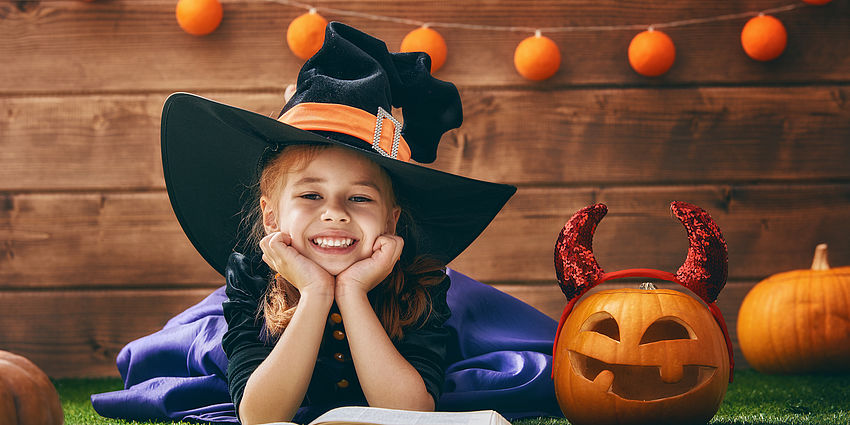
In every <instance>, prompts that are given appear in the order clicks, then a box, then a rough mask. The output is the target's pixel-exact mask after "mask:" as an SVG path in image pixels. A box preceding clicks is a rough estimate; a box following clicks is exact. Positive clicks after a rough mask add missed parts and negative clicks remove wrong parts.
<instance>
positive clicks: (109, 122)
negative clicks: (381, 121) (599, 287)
mask: <svg viewBox="0 0 850 425" xmlns="http://www.w3.org/2000/svg"><path fill="white" fill-rule="evenodd" d="M222 3H223V4H224V11H225V19H224V21H223V23H222V24H221V27H220V28H219V29H218V30H217V31H216V32H215V33H213V34H212V35H210V36H207V37H200V38H199V37H193V36H190V35H188V34H185V33H183V32H182V31H181V30H180V29H179V27H178V26H177V25H176V23H175V20H174V6H175V4H176V1H175V0H142V1H140V0H112V1H95V2H91V3H88V2H82V1H46V0H45V1H34V0H25V1H8V0H4V1H0V58H2V65H0V164H2V166H0V241H2V245H0V349H4V350H10V351H15V352H18V353H21V354H23V355H25V356H27V357H29V358H31V359H32V360H33V361H35V363H37V364H38V365H39V366H41V367H42V368H43V369H45V370H46V371H47V372H48V373H49V374H50V375H51V376H54V377H66V376H92V375H113V376H114V375H117V370H116V368H115V366H114V359H115V356H116V354H117V353H118V350H120V348H121V347H122V346H123V345H124V344H126V343H127V342H128V341H131V340H133V339H135V338H138V337H141V336H143V335H146V334H148V333H150V332H153V331H155V330H156V329H158V328H160V327H161V326H162V325H163V324H164V323H165V321H166V320H167V319H168V318H170V317H171V316H173V315H174V314H176V313H177V312H179V311H181V310H183V309H184V308H186V307H188V306H190V305H192V304H193V303H195V302H197V301H199V300H201V299H202V298H203V297H204V296H206V295H207V294H208V293H209V292H211V291H212V290H213V289H214V288H216V287H218V286H220V285H221V284H222V279H221V278H220V277H219V276H218V275H217V274H216V273H215V272H214V271H213V270H212V269H211V268H209V267H208V266H207V265H206V263H205V262H204V261H203V260H202V259H201V258H200V256H198V255H197V254H196V253H195V251H194V250H193V248H192V247H191V246H190V244H189V242H188V241H187V239H186V238H185V237H184V235H183V233H182V232H181V230H180V228H179V225H178V224H177V221H176V219H175V218H174V216H173V214H172V212H171V209H170V206H169V202H168V199H167V195H166V192H165V189H164V181H163V177H162V169H161V165H160V151H159V119H160V108H161V106H162V103H163V100H164V99H165V97H166V96H167V95H168V94H170V93H172V92H175V91H190V92H194V93H198V94H200V95H203V96H206V97H210V98H213V99H217V100H220V101H223V102H226V103H231V104H235V105H238V106H241V107H243V108H246V109H250V110H254V111H257V112H260V113H263V114H274V113H276V111H278V110H279V109H280V107H281V106H282V93H283V88H284V87H285V85H286V84H288V83H290V82H293V81H294V79H295V76H296V73H297V71H298V69H299V68H300V66H301V63H302V62H301V61H300V60H298V59H297V58H295V57H294V56H293V55H292V54H291V53H290V52H289V50H288V49H287V47H286V45H285V42H284V33H285V29H286V26H287V25H288V24H289V22H290V21H291V20H292V19H293V18H295V17H296V16H297V15H299V14H301V13H303V12H304V11H303V10H302V9H298V8H295V7H290V6H285V5H281V4H275V3H270V2H266V1H261V0H253V1H252V0H223V1H222ZM789 3H794V0H736V1H701V0H681V1H668V0H663V1H662V0H639V1H638V0H529V1H523V2H493V1H486V0H466V1H460V2H458V1H443V0H396V1H393V2H383V1H376V0H371V1H369V0H314V1H313V4H314V5H316V6H319V7H328V8H337V9H343V10H350V11H356V12H366V13H379V14H382V15H385V16H392V17H405V18H411V19H417V20H422V21H432V22H451V23H465V24H484V25H504V26H534V27H537V26H540V27H557V26H595V25H598V26H610V25H628V24H650V23H659V22H671V21H678V20H682V19H690V18H702V17H712V16H721V15H727V14H738V13H743V12H748V11H757V10H764V9H768V8H773V7H779V6H784V5H786V4H789ZM798 3H800V6H801V7H800V8H798V9H796V10H793V11H790V12H785V13H781V14H779V15H777V16H778V17H779V18H780V19H781V20H782V21H783V22H784V24H785V26H786V28H787V30H788V34H789V39H788V47H787V50H786V51H785V53H784V54H783V55H782V56H781V57H780V58H779V59H777V60H775V61H773V62H769V63H760V62H755V61H753V60H750V59H749V58H747V57H746V56H745V55H744V54H743V52H742V49H741V47H740V44H739V34H740V30H741V28H742V26H743V24H744V22H745V21H746V19H745V18H739V19H733V20H726V21H715V22H706V23H702V24H696V25H690V26H683V27H675V28H668V29H666V30H665V31H666V32H667V33H668V34H669V35H670V36H671V37H672V38H673V40H674V41H675V43H676V48H677V58H676V63H675V65H674V66H673V68H672V69H671V70H670V72H669V73H667V74H666V75H665V76H663V77H661V78H655V79H648V78H644V77H641V76H639V75H637V74H636V73H634V72H633V71H632V70H631V69H630V68H629V66H628V64H627V61H626V49H627V46H628V43H629V40H630V39H631V37H632V36H634V34H635V33H636V32H637V31H634V30H620V31H606V32H598V31H597V32H593V31H576V32H565V33H550V34H547V35H548V36H550V37H551V38H553V39H554V40H555V41H556V42H557V43H558V45H559V46H560V49H561V53H562V56H563V61H562V65H561V70H560V71H559V72H558V74H557V75H556V76H555V77H553V78H552V79H550V80H547V81H545V82H538V83H535V82H529V81H526V80H523V79H522V78H521V77H520V76H519V75H518V74H517V73H516V71H515V70H514V69H513V64H512V57H513V50H514V48H515V46H516V45H517V43H518V42H519V41H520V40H521V39H522V38H524V37H526V36H527V35H529V34H524V33H509V32H494V31H471V30H465V29H447V28H440V29H439V31H440V32H441V33H442V34H443V36H444V37H445V38H446V40H447V42H448V45H449V58H448V61H447V63H446V64H445V66H444V67H443V69H441V70H440V71H439V72H438V73H437V76H438V77H439V78H442V79H446V80H450V81H453V82H455V83H456V84H457V85H458V87H459V88H460V90H461V94H462V97H463V102H464V107H465V123H464V125H463V127H462V128H461V129H459V130H457V131H454V132H452V133H450V134H448V135H446V136H445V138H444V140H443V143H442V145H441V147H440V151H439V160H438V161H437V162H436V163H435V166H436V167H437V168H440V169H442V170H446V171H450V172H453V173H459V174H462V175H466V176H469V177H474V178H481V179H487V180H493V181H499V182H506V183H512V184H515V185H517V186H519V191H518V193H517V195H516V196H515V197H514V198H513V199H512V200H511V201H510V202H509V203H508V205H507V207H506V208H505V209H504V211H503V212H502V213H501V214H500V215H499V216H498V217H497V218H496V219H495V221H494V222H493V224H492V225H491V226H490V227H489V228H488V229H487V230H486V231H485V233H484V234H483V235H482V237H481V238H480V239H479V240H477V241H476V242H475V244H474V245H473V246H472V247H470V248H469V249H468V250H467V251H466V252H465V253H464V254H463V255H462V256H461V257H460V258H458V259H457V260H456V261H455V262H454V263H453V264H452V266H453V267H454V268H456V269H457V270H459V271H461V272H464V273H466V274H468V275H471V276H473V277H475V278H477V279H479V280H482V281H484V282H487V283H490V284H493V285H495V286H497V287H498V288H501V289H504V290H506V291H508V292H510V293H512V294H514V295H515V296H517V297H519V298H521V299H524V300H526V301H528V302H530V303H532V304H533V305H535V306H537V307H538V308H540V309H541V310H542V311H544V312H545V313H547V314H549V315H551V316H553V317H557V316H558V315H559V313H560V310H561V308H562V307H563V305H564V304H565V301H564V299H563V297H562V295H561V294H560V292H559V291H558V289H557V286H556V284H555V281H554V272H553V269H552V247H553V243H554V240H555V238H556V236H557V233H558V231H559V230H560V228H561V226H562V225H563V224H564V222H565V221H566V220H567V219H568V218H569V217H570V216H571V215H572V214H573V212H575V211H576V210H578V209H579V208H581V207H584V206H586V205H589V204H591V203H594V202H605V203H606V204H608V206H609V208H610V213H609V215H608V217H606V218H605V220H604V221H603V222H602V224H601V225H600V226H599V229H598V231H597V235H596V238H595V242H594V248H595V252H596V254H597V256H598V258H599V260H600V263H601V265H602V266H603V267H604V268H605V269H606V270H609V271H614V270H620V269H624V268H629V267H648V268H658V269H662V270H670V271H673V270H675V269H676V268H677V267H678V266H679V265H680V264H681V263H682V261H683V259H684V256H685V252H686V249H687V241H686V237H685V232H684V230H683V229H682V227H681V225H680V224H678V223H677V222H676V220H675V219H673V218H671V216H670V213H669V209H668V205H669V202H670V201H671V200H685V201H690V202H693V203H696V204H698V205H700V206H702V207H704V208H705V209H707V210H708V211H709V212H710V213H711V214H712V215H713V217H714V218H715V219H716V221H717V222H718V224H719V225H720V227H721V229H722V230H723V232H724V234H725V235H726V239H727V241H728V245H729V256H730V260H729V261H730V268H729V272H730V273H729V282H728V285H727V288H726V290H725V291H724V292H723V293H722V295H721V297H720V306H721V309H722V310H723V312H724V314H725V315H726V317H727V320H728V321H729V324H730V328H731V330H732V332H733V337H734V329H735V326H734V324H735V318H736V311H737V308H738V306H739V304H740V302H741V299H742V298H743V296H744V295H745V294H746V292H747V291H748V290H749V288H751V287H752V285H754V284H755V283H756V282H758V281H759V280H760V279H762V278H764V277H766V276H768V275H770V274H773V273H777V272H780V271H785V270H790V269H797V268H805V267H808V266H809V264H810V261H811V254H812V251H813V248H814V246H815V245H816V244H817V243H819V242H826V243H828V244H829V246H830V259H831V262H832V264H834V265H847V264H850V238H848V234H850V165H848V164H850V86H848V82H850V55H848V54H847V53H848V52H850V1H848V0H834V1H833V2H831V3H830V4H828V5H826V6H822V7H814V6H807V5H805V4H802V3H801V2H798ZM325 16H326V17H327V18H329V19H336V20H342V21H344V22H346V23H348V24H351V25H353V26H356V27H359V28H361V29H364V30H366V31H367V32H370V33H372V34H374V35H376V36H378V37H380V38H382V39H384V40H387V42H388V44H389V45H390V47H391V49H396V48H397V46H398V45H399V43H400V40H401V39H402V37H403V36H404V35H405V34H406V33H407V32H408V31H410V30H411V29H412V27H410V26H405V25H401V24H397V23H392V22H385V21H376V20H369V19H365V18H359V17H348V16H339V15H335V14H334V13H325ZM738 354H739V363H743V359H742V358H741V357H740V352H739V353H738Z"/></svg>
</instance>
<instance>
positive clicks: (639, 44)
mask: <svg viewBox="0 0 850 425" xmlns="http://www.w3.org/2000/svg"><path fill="white" fill-rule="evenodd" d="M675 60H676V46H675V45H673V40H671V39H670V37H669V36H668V35H667V34H665V33H663V32H661V31H655V30H653V29H649V30H647V31H644V32H642V33H640V34H638V35H636V36H635V37H634V38H632V41H631V43H629V64H630V65H631V66H632V69H634V70H635V72H637V73H638V74H640V75H643V76H646V77H657V76H659V75H661V74H664V73H665V72H667V71H668V70H669V69H670V67H671V66H673V62H674V61H675Z"/></svg>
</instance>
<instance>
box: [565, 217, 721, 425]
mask: <svg viewBox="0 0 850 425" xmlns="http://www.w3.org/2000/svg"><path fill="white" fill-rule="evenodd" d="M670 209H671V211H672V213H673V215H674V216H675V217H676V218H678V219H679V221H681V222H682V224H683V225H684V226H685V229H686V230H687V232H688V241H689V245H690V246H689V248H688V255H687V257H686V259H685V262H684V264H682V267H680V268H679V270H677V271H676V273H675V274H674V273H671V272H667V271H661V270H654V269H628V270H619V271H615V272H609V273H606V272H605V271H604V270H602V268H601V267H600V266H599V263H598V262H597V261H596V257H595V255H594V254H593V250H592V242H593V232H594V231H595V230H596V226H597V225H598V224H599V223H600V221H601V220H602V218H603V217H604V216H605V214H607V212H608V208H607V207H606V206H605V205H604V204H595V205H591V206H589V207H586V208H583V209H581V210H579V211H578V212H576V213H575V214H574V215H573V217H572V218H570V220H569V221H568V222H567V224H566V225H564V229H563V230H562V231H561V234H560V235H559V236H558V240H557V241H556V242H555V275H556V277H557V279H558V285H560V287H561V290H562V291H563V292H564V295H566V297H567V300H568V303H567V306H566V307H564V312H563V314H562V315H561V321H560V323H559V324H558V333H557V334H556V335H555V347H554V351H553V363H552V378H553V379H554V380H555V395H556V396H557V398H558V404H559V405H560V407H561V410H562V411H563V412H564V416H566V418H567V419H569V421H570V423H572V424H574V425H581V424H692V423H693V424H695V423H701V424H704V423H706V422H708V420H709V419H711V417H712V416H714V414H715V413H716V412H717V409H718V407H719V406H720V403H721V402H722V401H723V396H724V395H725V394H726V387H727V383H728V382H730V381H731V377H732V376H731V374H732V369H733V364H734V362H733V358H732V343H731V341H730V339H729V335H728V332H727V329H726V322H725V321H724V320H723V315H722V314H721V313H720V309H719V308H717V304H716V303H715V300H716V299H717V295H718V294H719V293H720V291H721V290H722V289H723V286H724V285H725V284H726V275H727V267H728V261H727V249H726V241H725V240H724V239H723V235H722V234H721V232H720V228H719V227H717V224H716V223H714V220H712V219H711V216H710V215H709V214H708V213H707V212H706V211H704V210H703V209H701V208H699V207H697V206H696V205H691V204H688V203H686V202H673V203H671V204H670ZM624 277H649V278H655V279H662V280H667V281H671V282H675V283H677V284H680V285H682V286H684V287H686V288H688V289H690V290H691V291H692V292H693V293H694V294H695V295H697V296H698V297H699V298H700V299H702V301H704V302H705V305H703V304H701V303H700V302H699V301H697V299H695V298H691V297H690V296H688V295H686V294H683V293H680V292H676V291H672V290H659V289H655V287H654V286H652V285H651V284H646V287H643V286H642V287H641V289H640V290H636V289H618V290H607V291H600V292H598V293H596V294H593V295H591V296H589V297H587V298H586V299H585V300H584V302H582V303H580V304H578V305H577V307H576V303H577V302H578V301H579V299H581V297H582V295H583V294H585V293H587V292H589V291H590V290H591V289H593V288H594V287H596V286H597V285H599V284H600V283H602V282H606V281H608V280H612V279H619V278H624ZM706 307H707V308H706Z"/></svg>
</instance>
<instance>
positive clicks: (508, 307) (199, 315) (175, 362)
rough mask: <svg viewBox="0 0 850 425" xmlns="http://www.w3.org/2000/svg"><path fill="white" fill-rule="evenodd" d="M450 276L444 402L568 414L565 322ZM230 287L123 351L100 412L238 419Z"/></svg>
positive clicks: (513, 413)
mask: <svg viewBox="0 0 850 425" xmlns="http://www.w3.org/2000/svg"><path fill="white" fill-rule="evenodd" d="M448 274H449V276H450V277H451V279H452V284H451V289H449V292H448V303H449V307H450V308H451V310H452V317H451V319H449V321H448V322H446V326H447V327H449V329H451V331H452V333H453V338H452V339H451V342H450V343H449V347H448V356H447V359H446V360H447V363H448V367H447V369H446V380H445V385H444V388H443V395H442V397H441V398H440V400H439V402H438V404H437V409H439V410H481V409H493V410H496V411H498V412H499V413H501V414H502V415H504V416H506V417H507V418H508V419H516V418H520V417H528V416H561V411H560V408H559V407H558V403H557V401H556V400H555V390H554V385H553V382H552V379H551V378H550V375H551V367H552V356H551V354H549V353H551V348H552V342H553V340H554V338H555V328H556V326H557V323H556V322H555V321H554V320H552V319H551V318H549V317H548V316H546V315H544V314H543V313H541V312H539V311H538V310H536V309H534V308H533V307H531V306H529V305H528V304H525V303H523V302H522V301H519V300H517V299H516V298H513V297H511V296H510V295H507V294H505V293H503V292H500V291H498V290H496V289H494V288H492V287H490V286H488V285H485V284H483V283H480V282H477V281H475V280H473V279H471V278H469V277H467V276H464V275H463V274H461V273H458V272H456V271H453V270H448ZM226 299H227V297H226V296H225V295H224V287H221V288H219V289H217V290H215V291H214V292H213V293H212V294H210V295H209V296H208V297H207V298H205V299H204V300H203V301H201V302H200V303H198V304H197V305H195V306H192V307H190V308H189V309H187V310H186V311H184V312H182V313H180V314H179V315H177V316H175V317H174V318H172V319H171V320H169V321H168V323H166V325H165V327H164V328H163V329H162V330H160V331H158V332H156V333H154V334H151V335H148V336H145V337H142V338H140V339H138V340H135V341H133V342H131V343H129V344H127V345H126V346H125V347H124V348H123V349H122V350H121V352H120V353H119V354H118V360H117V363H118V370H119V372H120V373H121V377H122V379H123V380H124V388H125V389H124V390H120V391H113V392H109V393H103V394H93V395H92V397H91V400H92V405H93V406H94V409H95V410H96V411H97V413H99V414H100V415H101V416H105V417H109V418H121V419H130V420H168V419H171V420H184V421H194V422H215V423H238V421H237V420H236V414H235V411H234V409H233V403H232V402H231V400H230V394H229V393H228V390H227V380H226V376H225V371H226V370H227V357H226V356H225V355H224V351H222V348H221V337H222V335H223V334H224V331H225V330H226V329H227V324H226V323H225V321H224V317H223V315H222V310H221V303H222V302H223V301H225V300H226Z"/></svg>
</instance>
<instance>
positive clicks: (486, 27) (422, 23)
mask: <svg viewBox="0 0 850 425" xmlns="http://www.w3.org/2000/svg"><path fill="white" fill-rule="evenodd" d="M266 1H269V2H271V3H278V4H282V5H286V6H292V7H298V8H302V9H305V10H315V11H319V12H324V13H328V14H332V15H340V16H352V17H357V18H363V19H369V20H373V21H385V22H393V23H397V24H405V25H411V26H426V27H438V28H454V29H465V30H473V31H505V32H531V33H537V32H547V33H557V32H579V31H623V30H643V29H647V28H673V27H683V26H688V25H695V24H704V23H709V22H720V21H731V20H735V19H741V18H747V17H751V16H758V15H772V14H777V13H782V12H788V11H791V10H794V9H799V8H801V7H806V6H808V5H807V4H802V3H799V2H798V3H792V4H787V5H785V6H779V7H774V8H770V9H765V10H761V11H755V12H742V13H734V14H728V15H720V16H712V17H708V18H693V19H683V20H679V21H672V22H662V23H658V24H650V25H642V24H631V25H587V26H567V27H543V28H533V27H514V26H501V25H476V24H461V23H454V22H430V21H419V20H416V19H406V18H396V17H392V16H384V15H375V14H371V13H364V12H356V11H351V10H343V9H335V8H331V7H320V6H312V5H309V4H306V3H302V2H298V1H293V0H266Z"/></svg>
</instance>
